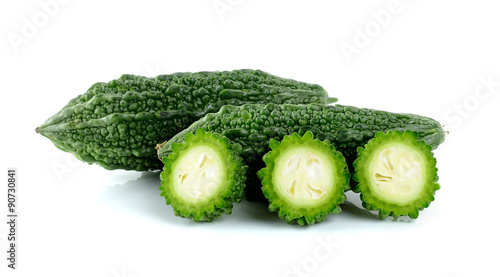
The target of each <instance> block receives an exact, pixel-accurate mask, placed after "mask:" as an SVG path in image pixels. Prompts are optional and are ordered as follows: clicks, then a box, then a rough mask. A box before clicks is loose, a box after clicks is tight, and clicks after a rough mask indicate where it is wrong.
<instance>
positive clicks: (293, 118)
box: [158, 104, 445, 200]
mask: <svg viewBox="0 0 500 277" xmlns="http://www.w3.org/2000/svg"><path fill="white" fill-rule="evenodd" d="M198 128H202V129H204V130H206V131H209V132H214V133H218V134H221V135H224V136H227V137H228V138H229V139H231V140H232V141H234V142H237V143H239V144H241V146H242V147H243V152H242V156H243V158H244V159H245V162H246V164H247V165H249V170H248V172H249V176H248V178H247V190H246V195H247V198H248V199H249V200H265V198H263V195H262V193H261V190H260V182H259V180H258V178H256V171H257V170H259V169H261V168H263V167H264V166H265V165H264V163H263V162H262V156H263V155H264V154H265V153H266V152H268V151H269V140H270V139H276V140H281V139H282V138H283V137H284V136H285V135H290V134H292V133H293V132H297V133H298V134H299V135H301V136H302V135H303V134H304V133H305V132H307V131H311V132H312V133H313V134H314V136H315V137H316V138H318V139H320V140H324V139H328V140H329V141H330V142H331V143H332V144H333V145H334V146H335V148H336V149H337V150H338V151H340V152H341V153H342V154H343V155H344V157H345V158H346V161H347V164H348V165H352V162H353V161H354V160H355V159H356V157H357V152H356V150H357V148H358V147H360V146H364V145H365V144H366V143H367V142H368V140H370V139H371V138H373V136H374V135H375V133H377V132H379V131H389V130H399V131H405V130H412V131H415V132H417V134H418V138H419V139H421V140H424V141H425V142H426V143H427V144H429V145H431V146H432V147H433V148H436V147H438V145H439V144H441V143H442V142H443V141H444V136H445V134H444V131H443V129H442V127H441V125H440V124H439V122H437V121H435V120H434V119H431V118H428V117H424V116H419V115H412V114H398V113H390V112H385V111H377V110H371V109H362V108H355V107H350V106H341V105H320V104H309V105H276V104H268V105H259V104H246V105H242V106H229V105H228V106H224V107H222V108H221V110H220V111H219V112H218V113H211V114H208V115H206V116H205V117H204V118H202V119H200V120H198V121H196V122H195V123H193V124H192V125H191V126H189V128H187V129H185V130H183V131H181V132H180V133H179V134H177V135H175V136H174V137H173V138H171V139H170V140H168V141H167V142H166V143H165V144H164V145H160V146H159V151H158V156H159V158H160V159H161V158H162V157H163V156H165V155H168V154H169V153H170V152H171V145H172V143H175V142H183V141H184V140H185V137H186V135H187V134H188V133H193V132H195V131H196V130H197V129H198ZM351 170H352V169H351ZM351 172H352V171H351Z"/></svg>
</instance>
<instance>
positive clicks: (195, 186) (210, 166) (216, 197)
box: [160, 129, 247, 222]
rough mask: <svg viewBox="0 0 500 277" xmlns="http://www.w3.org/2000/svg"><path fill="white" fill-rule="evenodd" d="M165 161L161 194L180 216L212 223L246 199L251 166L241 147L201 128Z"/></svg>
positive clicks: (179, 144) (177, 147)
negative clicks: (247, 171) (234, 204)
mask: <svg viewBox="0 0 500 277" xmlns="http://www.w3.org/2000/svg"><path fill="white" fill-rule="evenodd" d="M172 150H173V152H172V153H171V154H170V155H169V156H165V157H164V158H163V162H164V164H165V166H164V168H163V172H162V173H161V175H160V178H161V186H160V190H161V195H162V196H163V197H165V199H166V203H167V204H168V205H171V206H172V208H173V209H174V213H175V215H177V216H181V217H185V218H192V219H193V220H194V221H207V222H211V221H212V220H214V219H215V218H217V217H219V216H221V215H222V214H230V213H231V211H232V207H233V203H235V202H240V201H241V200H242V198H243V193H244V186H245V178H246V177H245V176H246V175H245V174H246V169H247V166H246V165H244V164H243V159H242V158H241V157H240V153H241V146H240V145H238V144H234V143H231V142H230V141H229V140H228V139H227V138H226V137H220V136H217V135H216V134H211V133H207V132H205V131H204V130H203V129H198V130H197V131H196V134H194V135H193V134H191V133H190V134H188V135H187V136H186V140H185V142H184V143H175V144H173V145H172Z"/></svg>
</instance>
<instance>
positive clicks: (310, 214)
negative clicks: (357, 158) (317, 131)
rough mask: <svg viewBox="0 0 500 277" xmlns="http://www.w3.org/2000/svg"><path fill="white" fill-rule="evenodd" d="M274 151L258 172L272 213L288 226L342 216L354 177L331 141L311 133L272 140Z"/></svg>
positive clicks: (294, 134) (270, 143)
mask: <svg viewBox="0 0 500 277" xmlns="http://www.w3.org/2000/svg"><path fill="white" fill-rule="evenodd" d="M269 146H270V148H271V149H272V150H271V151H270V152H268V153H266V154H265V155H264V157H263V160H264V162H265V164H266V167H264V168H263V169H261V170H260V171H258V172H257V175H258V176H259V178H260V179H261V180H262V191H263V193H264V196H265V197H266V199H267V200H268V201H269V210H270V211H272V212H278V215H279V217H280V218H281V219H284V220H286V222H287V223H297V224H299V225H305V224H307V225H312V224H314V223H316V222H321V221H323V220H325V218H326V217H327V216H328V215H329V214H331V213H337V214H338V213H340V211H341V209H340V206H339V205H340V204H342V203H344V201H345V200H346V196H345V194H344V191H345V190H346V189H347V188H349V178H350V174H349V172H348V169H347V164H346V162H345V158H344V156H342V154H341V153H340V152H338V151H337V150H335V148H334V147H333V146H332V145H331V144H330V143H329V142H328V141H326V140H325V141H320V140H318V139H313V134H312V133H311V132H310V131H308V132H306V133H305V134H304V136H303V137H300V136H299V135H298V134H297V133H293V134H292V135H291V136H285V137H284V138H283V140H282V142H281V143H280V142H278V141H276V140H274V139H271V140H270V142H269Z"/></svg>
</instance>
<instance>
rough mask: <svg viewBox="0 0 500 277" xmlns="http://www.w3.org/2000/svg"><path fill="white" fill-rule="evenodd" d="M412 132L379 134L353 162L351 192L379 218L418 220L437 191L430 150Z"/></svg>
mask: <svg viewBox="0 0 500 277" xmlns="http://www.w3.org/2000/svg"><path fill="white" fill-rule="evenodd" d="M417 137H418V134H417V133H415V132H411V131H405V132H400V131H389V132H387V133H384V132H379V133H376V134H375V138H373V139H371V140H370V141H368V143H367V144H366V145H365V146H364V147H359V148H358V153H359V157H358V158H357V159H356V160H355V161H354V164H353V165H354V170H355V174H354V176H353V180H354V181H355V182H357V184H356V185H355V186H354V187H353V191H355V192H360V193H361V194H360V197H361V200H362V204H363V206H364V207H365V208H367V209H369V210H377V211H379V212H378V213H379V217H380V218H381V219H384V218H386V217H388V216H392V217H394V218H397V217H399V216H409V217H411V218H417V217H418V214H419V211H421V210H423V209H424V208H427V207H428V206H429V204H430V203H431V202H432V201H434V194H435V192H436V190H438V189H439V188H440V186H439V184H438V183H437V181H438V175H437V168H436V159H435V158H434V155H433V153H432V151H431V150H432V147H431V146H430V145H427V144H426V143H425V142H424V141H422V140H418V139H417Z"/></svg>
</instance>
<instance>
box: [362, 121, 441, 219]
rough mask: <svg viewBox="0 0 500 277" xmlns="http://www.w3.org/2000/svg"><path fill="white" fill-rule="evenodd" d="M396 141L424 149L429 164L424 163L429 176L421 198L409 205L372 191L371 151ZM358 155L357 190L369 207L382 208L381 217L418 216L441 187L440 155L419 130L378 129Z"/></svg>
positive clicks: (379, 210)
mask: <svg viewBox="0 0 500 277" xmlns="http://www.w3.org/2000/svg"><path fill="white" fill-rule="evenodd" d="M395 141H396V142H404V143H405V144H406V145H409V146H411V147H412V148H413V149H415V150H417V151H418V152H420V153H421V154H422V155H423V156H424V157H425V161H426V162H427V164H425V165H424V168H425V169H424V172H425V178H426V180H425V185H424V188H423V190H422V192H421V193H420V196H419V198H418V199H416V200H414V201H413V202H412V203H410V204H407V205H400V204H396V203H390V202H387V201H384V200H383V199H380V198H379V197H377V196H376V195H374V194H373V193H372V192H371V190H370V187H369V185H368V182H369V179H370V178H372V177H371V176H369V174H368V173H367V170H366V169H367V164H368V163H369V162H370V160H371V159H372V158H373V157H372V156H370V154H371V153H373V151H375V150H376V149H377V148H378V147H380V146H383V145H384V144H386V143H391V142H395ZM358 155H359V157H358V158H357V159H356V160H355V161H354V164H353V166H354V170H355V173H354V175H353V180H354V181H355V182H356V185H355V186H354V187H353V191H354V192H359V193H361V194H360V197H361V201H362V205H363V207H365V208H366V209H368V210H375V211H378V212H379V217H380V219H385V218H387V217H388V216H391V217H393V218H394V219H396V218H398V217H400V216H409V217H410V218H413V219H416V218H417V217H418V215H419V211H421V210H423V209H424V208H427V207H429V205H430V203H431V202H432V201H434V194H435V192H436V191H437V190H438V189H439V188H440V186H439V184H438V183H437V181H438V179H439V177H438V174H437V168H436V159H435V158H434V154H433V153H432V146H431V145H428V144H426V143H425V141H423V140H419V139H418V134H417V133H416V132H411V131H405V132H400V131H389V132H387V133H384V132H378V133H377V134H375V137H374V138H373V139H371V140H370V141H368V143H367V144H366V145H365V146H364V147H359V148H358Z"/></svg>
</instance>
